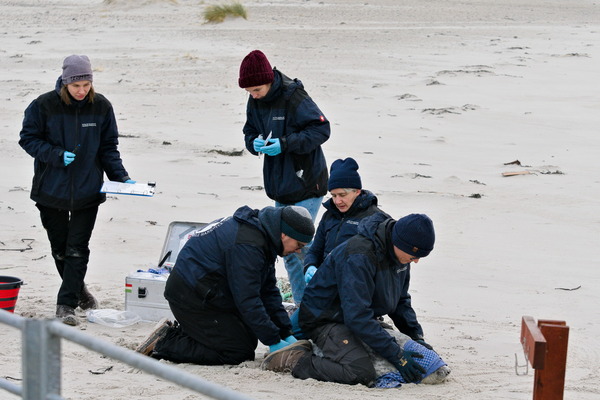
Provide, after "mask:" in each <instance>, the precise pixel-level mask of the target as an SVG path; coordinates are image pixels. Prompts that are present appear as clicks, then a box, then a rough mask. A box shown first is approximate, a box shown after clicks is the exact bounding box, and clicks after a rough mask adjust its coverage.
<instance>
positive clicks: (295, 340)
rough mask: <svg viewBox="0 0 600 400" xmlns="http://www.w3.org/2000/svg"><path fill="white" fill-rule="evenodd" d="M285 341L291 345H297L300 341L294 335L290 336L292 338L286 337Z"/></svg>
mask: <svg viewBox="0 0 600 400" xmlns="http://www.w3.org/2000/svg"><path fill="white" fill-rule="evenodd" d="M283 340H285V341H286V342H288V343H289V344H292V343H296V342H297V341H298V339H296V338H295V337H294V336H292V335H290V336H288V337H286V338H285V339H283Z"/></svg>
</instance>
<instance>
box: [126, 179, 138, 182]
mask: <svg viewBox="0 0 600 400" xmlns="http://www.w3.org/2000/svg"><path fill="white" fill-rule="evenodd" d="M135 182H136V181H132V180H131V179H127V180H126V181H125V183H135Z"/></svg>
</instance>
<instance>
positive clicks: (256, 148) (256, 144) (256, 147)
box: [252, 138, 265, 153]
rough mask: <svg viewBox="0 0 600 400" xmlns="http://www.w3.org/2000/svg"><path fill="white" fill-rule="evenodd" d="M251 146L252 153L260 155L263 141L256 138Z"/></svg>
mask: <svg viewBox="0 0 600 400" xmlns="http://www.w3.org/2000/svg"><path fill="white" fill-rule="evenodd" d="M252 145H253V146H254V151H255V152H257V153H260V149H261V147H264V145H265V140H264V139H260V138H256V139H254V142H252Z"/></svg>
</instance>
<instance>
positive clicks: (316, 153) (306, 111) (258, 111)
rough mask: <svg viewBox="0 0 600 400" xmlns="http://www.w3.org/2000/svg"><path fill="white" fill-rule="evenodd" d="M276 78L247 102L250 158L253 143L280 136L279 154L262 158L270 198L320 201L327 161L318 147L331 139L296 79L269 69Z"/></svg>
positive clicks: (325, 123)
mask: <svg viewBox="0 0 600 400" xmlns="http://www.w3.org/2000/svg"><path fill="white" fill-rule="evenodd" d="M273 72H274V74H275V80H274V81H273V84H272V86H271V89H270V90H269V93H268V94H267V95H266V96H265V97H264V98H262V99H260V100H255V99H253V98H252V97H250V98H249V99H248V104H247V107H246V124H245V125H244V129H243V131H244V137H245V141H246V148H247V149H248V151H249V152H250V153H252V154H254V155H256V154H257V153H256V152H255V151H254V145H253V142H254V139H256V138H257V137H258V136H259V135H262V138H263V139H265V140H266V139H267V137H268V136H269V133H271V132H272V136H271V137H272V138H279V139H280V143H281V150H282V151H281V153H280V154H278V155H276V156H267V155H264V164H263V177H264V185H265V191H266V193H267V196H269V198H271V199H273V200H275V201H278V202H280V203H283V204H295V203H298V202H299V201H302V200H306V199H310V198H315V197H321V196H323V195H325V193H326V192H327V180H328V172H327V162H326V161H325V156H324V154H323V150H322V149H321V145H322V144H323V143H325V142H326V141H327V139H329V135H330V126H329V121H328V120H327V119H325V117H324V115H323V113H322V112H321V110H319V107H317V105H316V104H315V102H314V101H313V100H312V99H311V98H310V97H309V96H308V94H307V93H306V91H305V90H304V86H303V85H302V82H301V81H300V80H299V79H294V80H292V79H290V78H288V77H287V76H285V75H283V74H282V73H281V72H279V71H278V70H276V69H274V70H273Z"/></svg>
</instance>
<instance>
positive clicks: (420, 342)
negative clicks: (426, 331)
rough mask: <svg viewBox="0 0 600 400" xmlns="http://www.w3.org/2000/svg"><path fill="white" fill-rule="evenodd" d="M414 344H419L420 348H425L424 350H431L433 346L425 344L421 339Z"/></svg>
mask: <svg viewBox="0 0 600 400" xmlns="http://www.w3.org/2000/svg"><path fill="white" fill-rule="evenodd" d="M415 342H417V343H419V344H420V345H421V346H423V347H425V348H426V349H429V350H433V346H432V345H430V344H429V343H427V342H426V341H424V340H423V339H417V340H415Z"/></svg>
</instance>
